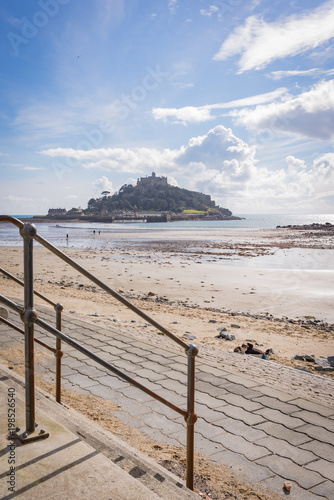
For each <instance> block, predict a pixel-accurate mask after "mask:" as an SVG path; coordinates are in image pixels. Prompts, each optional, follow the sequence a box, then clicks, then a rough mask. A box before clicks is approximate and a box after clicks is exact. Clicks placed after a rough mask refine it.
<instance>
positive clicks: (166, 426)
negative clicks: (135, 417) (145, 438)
mask: <svg viewBox="0 0 334 500" xmlns="http://www.w3.org/2000/svg"><path fill="white" fill-rule="evenodd" d="M175 416H177V413H175ZM142 420H143V422H145V425H148V426H149V427H152V428H154V429H157V430H158V431H160V432H161V433H162V434H164V435H172V434H174V433H175V432H179V431H182V430H185V429H186V423H185V422H184V423H182V424H180V422H174V421H173V420H170V419H168V418H166V417H165V416H164V415H161V414H160V413H154V412H153V411H152V412H150V413H147V414H146V415H145V416H143V417H142Z"/></svg>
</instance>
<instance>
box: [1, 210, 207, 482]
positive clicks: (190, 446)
mask: <svg viewBox="0 0 334 500" xmlns="http://www.w3.org/2000/svg"><path fill="white" fill-rule="evenodd" d="M0 222H10V223H12V224H14V225H15V226H17V227H18V228H19V230H20V235H21V236H22V238H23V241H24V287H25V290H24V308H21V307H20V306H18V305H17V304H15V303H13V302H12V301H10V300H9V299H6V298H5V297H3V296H2V295H0V301H1V302H3V303H5V304H7V305H8V307H10V308H12V309H14V310H16V311H17V312H18V313H19V314H20V316H21V319H22V321H23V322H24V324H25V356H26V357H25V365H26V372H25V374H26V424H27V432H33V431H34V427H35V403H34V362H33V340H34V323H36V324H37V325H40V326H42V327H43V328H45V329H46V330H47V331H49V332H50V333H51V334H53V335H55V336H56V337H57V338H60V339H62V340H64V342H66V343H68V344H69V345H72V346H73V347H75V348H76V349H78V350H79V351H80V352H82V353H83V354H86V355H87V356H89V357H90V358H91V359H93V360H94V361H96V362H97V363H99V364H101V365H102V366H104V367H105V368H107V369H109V370H110V371H112V372H113V373H115V374H116V375H118V376H119V377H121V378H123V379H124V380H126V381H127V382H129V383H130V384H132V385H134V386H135V387H137V388H139V389H141V390H142V391H143V392H145V393H146V394H149V395H150V396H152V397H154V398H155V399H157V400H158V401H160V402H161V403H163V404H165V405H166V406H168V407H169V408H171V409H173V410H175V411H176V412H177V413H179V414H181V415H183V416H184V418H185V421H186V423H187V478H186V485H187V487H188V488H189V489H191V490H192V489H193V476H194V425H195V422H196V420H197V415H196V413H195V357H196V355H197V353H198V349H197V347H196V346H195V345H193V344H189V345H188V344H187V343H186V342H184V341H183V340H181V339H179V338H178V337H177V336H176V335H174V334H173V333H172V332H170V331H169V330H168V329H167V328H165V327H163V326H162V325H160V324H159V323H158V322H157V321H155V320H154V319H152V318H151V317H150V316H148V315H147V314H146V313H145V312H144V311H142V310H141V309H139V308H138V307H136V306H135V305H134V304H132V303H131V302H130V301H128V300H127V299H126V298H125V297H123V296H122V295H120V294H119V293H117V292H116V291H115V290H113V289H112V288H110V287H109V286H108V285H106V284H105V283H104V282H103V281H101V280H100V279H99V278H97V277H96V276H94V275H93V274H91V273H90V272H89V271H87V270H86V269H85V268H83V267H82V266H80V265H79V264H78V263H77V262H75V261H74V260H72V259H71V258H70V257H68V256H67V255H66V254H64V253H63V252H61V251H60V250H59V249H58V248H56V247H54V246H53V245H52V244H51V243H49V242H48V241H47V240H45V239H44V238H43V237H42V236H40V235H39V234H38V233H37V229H36V226H35V225H34V224H31V223H23V222H22V221H20V220H19V219H16V218H15V217H11V216H8V215H1V216H0ZM33 239H35V240H36V241H37V242H38V243H40V244H41V245H43V246H44V247H45V248H47V249H48V250H50V251H51V252H52V253H54V254H55V255H57V256H58V257H59V258H61V259H62V260H63V261H65V262H66V263H67V264H69V265H70V266H72V267H73V268H74V269H76V270H77V271H79V272H80V273H81V274H83V275H84V276H86V277H87V278H88V279H90V280H91V281H93V283H95V284H96V285H98V286H99V287H100V288H102V289H103V290H105V291H106V292H107V293H109V294H110V295H112V296H113V297H114V298H115V299H117V300H118V301H119V302H121V303H122V304H124V305H125V306H126V307H128V308H129V309H131V310H132V311H134V312H135V313H136V314H138V315H139V316H141V317H142V318H143V319H144V320H146V321H147V322H149V323H150V324H151V325H153V326H154V327H155V328H157V329H158V330H160V331H161V332H162V333H164V334H165V335H167V336H168V337H169V338H170V339H172V340H173V341H174V342H176V343H177V344H178V345H180V346H181V347H183V348H184V349H185V352H186V354H187V357H188V384H187V411H185V410H182V409H181V408H178V407H177V406H176V405H174V404H173V403H170V402H169V401H167V400H165V399H164V398H162V397H161V396H159V395H158V394H156V393H154V392H153V391H151V390H150V389H148V388H147V387H145V386H143V385H142V384H139V383H138V382H136V381H135V380H134V379H132V378H131V377H129V376H128V375H126V374H125V373H123V372H121V371H120V370H118V368H115V367H114V366H112V365H111V364H109V363H108V362H106V361H104V360H103V359H102V358H100V357H99V356H97V355H96V354H94V353H92V352H91V351H89V350H88V349H86V348H85V347H83V346H82V345H81V344H79V343H78V342H76V341H74V340H73V339H71V338H70V337H68V336H67V335H65V334H64V333H62V332H61V331H60V330H59V329H57V328H53V327H52V326H50V325H49V324H48V323H46V322H45V321H43V320H40V319H39V318H38V317H37V312H36V311H35V309H34V304H33V295H34V292H33V258H32V256H33Z"/></svg>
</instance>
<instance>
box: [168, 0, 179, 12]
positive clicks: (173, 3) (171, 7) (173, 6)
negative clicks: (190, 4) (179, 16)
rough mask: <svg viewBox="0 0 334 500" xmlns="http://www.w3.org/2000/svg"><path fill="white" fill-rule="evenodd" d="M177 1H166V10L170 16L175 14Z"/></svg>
mask: <svg viewBox="0 0 334 500" xmlns="http://www.w3.org/2000/svg"><path fill="white" fill-rule="evenodd" d="M177 1H178V0H169V1H168V8H169V11H170V13H171V14H174V13H175V10H176V7H177Z"/></svg>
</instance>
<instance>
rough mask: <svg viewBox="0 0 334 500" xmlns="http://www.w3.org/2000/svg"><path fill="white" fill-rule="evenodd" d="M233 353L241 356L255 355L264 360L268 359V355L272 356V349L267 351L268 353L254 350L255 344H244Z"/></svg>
mask: <svg viewBox="0 0 334 500" xmlns="http://www.w3.org/2000/svg"><path fill="white" fill-rule="evenodd" d="M233 352H239V353H241V354H253V355H256V356H259V357H262V358H263V359H267V356H268V354H270V349H267V350H266V352H263V351H261V350H260V349H256V348H254V346H253V344H251V343H250V342H244V343H243V344H241V346H237V347H235V349H234V351H233Z"/></svg>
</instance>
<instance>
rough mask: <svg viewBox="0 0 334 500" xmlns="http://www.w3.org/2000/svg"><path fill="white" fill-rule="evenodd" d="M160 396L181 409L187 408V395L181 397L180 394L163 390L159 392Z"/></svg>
mask: <svg viewBox="0 0 334 500" xmlns="http://www.w3.org/2000/svg"><path fill="white" fill-rule="evenodd" d="M159 396H161V397H162V398H164V399H167V401H170V402H171V403H173V404H174V405H176V406H179V407H180V408H184V409H186V407H187V396H186V394H184V395H183V396H180V395H179V394H176V393H175V392H173V391H170V390H168V389H161V390H159ZM154 401H156V400H154Z"/></svg>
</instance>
